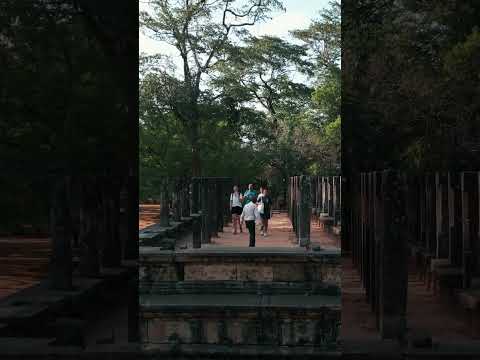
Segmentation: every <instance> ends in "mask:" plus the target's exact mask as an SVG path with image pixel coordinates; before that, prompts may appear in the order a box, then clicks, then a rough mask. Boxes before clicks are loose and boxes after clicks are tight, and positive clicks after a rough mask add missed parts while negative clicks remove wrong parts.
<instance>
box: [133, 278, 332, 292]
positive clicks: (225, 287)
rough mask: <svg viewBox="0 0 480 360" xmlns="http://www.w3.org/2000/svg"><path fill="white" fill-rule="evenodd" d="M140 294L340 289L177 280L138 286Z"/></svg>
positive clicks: (321, 285)
mask: <svg viewBox="0 0 480 360" xmlns="http://www.w3.org/2000/svg"><path fill="white" fill-rule="evenodd" d="M140 291H141V293H142V294H158V295H160V294H162V295H173V294H193V295H195V296H196V295H197V294H212V295H213V294H225V293H228V294H264V295H282V294H284V295H287V294H291V295H293V294H297V295H328V296H340V294H341V289H340V287H338V286H336V285H335V284H328V283H324V282H268V281H267V282H251V281H179V282H175V281H173V282H158V283H156V284H152V285H151V286H144V287H141V288H140Z"/></svg>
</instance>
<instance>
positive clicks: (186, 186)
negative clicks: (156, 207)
mask: <svg viewBox="0 0 480 360" xmlns="http://www.w3.org/2000/svg"><path fill="white" fill-rule="evenodd" d="M160 187H161V189H160V221H159V224H160V226H162V227H169V226H170V221H171V220H173V221H176V222H180V221H181V220H182V218H185V217H189V216H190V206H191V204H190V179H188V178H186V177H178V178H169V177H165V178H163V179H161V184H160ZM170 213H172V217H171V216H170Z"/></svg>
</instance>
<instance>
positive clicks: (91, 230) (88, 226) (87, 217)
mask: <svg viewBox="0 0 480 360" xmlns="http://www.w3.org/2000/svg"><path fill="white" fill-rule="evenodd" d="M95 180H96V179H95V178H89V177H85V178H84V179H83V181H82V188H83V190H82V195H83V196H82V205H81V209H80V233H79V256H80V262H79V271H80V274H81V275H83V276H92V277H94V276H98V274H99V273H100V261H99V254H98V241H99V238H100V233H99V221H100V219H101V214H100V213H99V212H100V210H99V194H98V188H97V183H96V181H95Z"/></svg>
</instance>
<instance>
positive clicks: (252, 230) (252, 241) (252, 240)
mask: <svg viewBox="0 0 480 360" xmlns="http://www.w3.org/2000/svg"><path fill="white" fill-rule="evenodd" d="M245 225H246V226H247V229H248V232H249V233H250V246H255V220H251V221H245Z"/></svg>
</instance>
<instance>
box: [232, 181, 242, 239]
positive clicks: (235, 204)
mask: <svg viewBox="0 0 480 360" xmlns="http://www.w3.org/2000/svg"><path fill="white" fill-rule="evenodd" d="M242 201H243V195H242V194H241V193H240V191H238V186H237V185H235V186H234V187H233V192H232V193H231V194H230V211H231V213H232V221H233V234H234V235H236V234H237V228H240V232H243V230H242V224H241V223H240V215H241V214H242V211H243V206H242Z"/></svg>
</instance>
